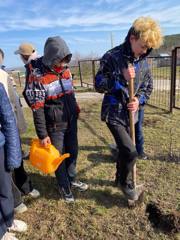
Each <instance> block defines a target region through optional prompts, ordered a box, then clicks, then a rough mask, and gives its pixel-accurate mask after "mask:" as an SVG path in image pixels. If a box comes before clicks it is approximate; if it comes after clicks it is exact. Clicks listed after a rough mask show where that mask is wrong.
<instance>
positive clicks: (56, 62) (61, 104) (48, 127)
mask: <svg viewBox="0 0 180 240" xmlns="http://www.w3.org/2000/svg"><path fill="white" fill-rule="evenodd" d="M71 57H72V54H71V53H70V51H69V48H68V46H67V45H66V42H65V41H64V40H63V39H62V38H61V37H58V36H57V37H50V38H48V39H47V40H46V43H45V46H44V55H43V57H41V58H38V59H36V60H32V61H31V62H30V63H29V64H26V72H27V78H26V87H25V90H24V97H25V99H26V101H27V104H28V105H29V106H30V107H31V109H32V111H33V118H34V124H35V129H36V133H37V136H38V138H39V139H40V142H41V144H42V145H43V146H47V145H48V144H50V143H52V144H53V145H54V146H55V147H56V148H57V149H58V150H59V151H60V153H62V154H63V153H65V152H66V153H70V157H69V158H67V159H65V160H64V161H63V162H62V163H61V165H60V166H59V167H58V169H57V170H56V172H55V175H56V178H57V182H58V186H59V191H60V193H61V196H62V197H63V199H64V200H65V201H66V202H74V196H73V193H72V191H71V190H72V188H78V189H79V190H80V191H85V190H87V188H88V185H87V184H85V183H82V182H80V181H75V176H76V160H77V156H78V139H77V118H78V113H79V112H78V105H77V102H76V99H75V94H74V89H73V84H72V76H71V73H70V70H69V68H68V66H67V64H68V63H69V62H70V60H71ZM34 96H36V98H35V97H34Z"/></svg>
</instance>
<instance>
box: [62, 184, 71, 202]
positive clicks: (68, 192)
mask: <svg viewBox="0 0 180 240" xmlns="http://www.w3.org/2000/svg"><path fill="white" fill-rule="evenodd" d="M59 192H60V194H61V197H62V198H63V199H64V200H65V202H67V203H73V202H74V197H73V194H72V192H71V190H70V189H65V188H63V187H60V188H59Z"/></svg>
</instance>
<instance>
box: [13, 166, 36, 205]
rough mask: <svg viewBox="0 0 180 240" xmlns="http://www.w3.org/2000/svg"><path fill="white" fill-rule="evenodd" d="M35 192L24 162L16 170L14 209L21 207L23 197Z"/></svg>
mask: <svg viewBox="0 0 180 240" xmlns="http://www.w3.org/2000/svg"><path fill="white" fill-rule="evenodd" d="M32 190H33V186H32V182H31V180H30V179H29V176H28V175H27V173H26V171H25V169H24V164H23V161H22V163H21V166H20V167H19V168H16V169H14V174H13V179H12V191H13V197H14V207H17V206H18V205H20V204H21V203H22V202H23V200H22V195H27V194H28V193H30V192H31V191H32Z"/></svg>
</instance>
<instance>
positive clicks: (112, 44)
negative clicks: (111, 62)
mask: <svg viewBox="0 0 180 240" xmlns="http://www.w3.org/2000/svg"><path fill="white" fill-rule="evenodd" d="M113 47H114V35H113V32H111V48H113Z"/></svg>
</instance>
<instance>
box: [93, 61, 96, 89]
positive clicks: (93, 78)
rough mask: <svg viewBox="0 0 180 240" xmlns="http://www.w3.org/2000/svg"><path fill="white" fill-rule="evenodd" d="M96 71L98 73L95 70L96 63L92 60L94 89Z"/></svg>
mask: <svg viewBox="0 0 180 240" xmlns="http://www.w3.org/2000/svg"><path fill="white" fill-rule="evenodd" d="M95 71H96V70H95V61H94V60H92V75H93V88H95V74H96V72H95Z"/></svg>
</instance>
